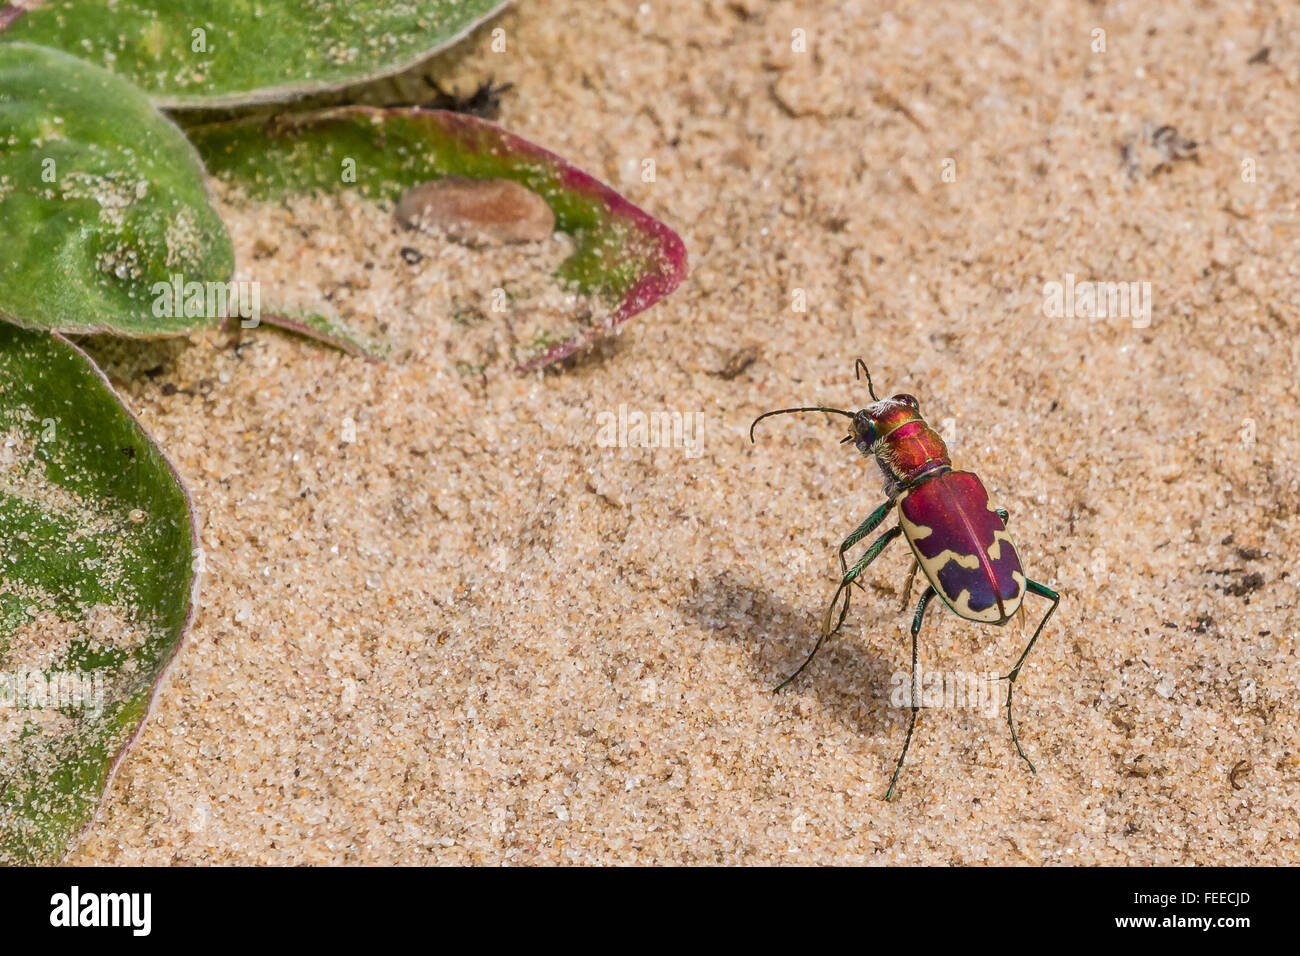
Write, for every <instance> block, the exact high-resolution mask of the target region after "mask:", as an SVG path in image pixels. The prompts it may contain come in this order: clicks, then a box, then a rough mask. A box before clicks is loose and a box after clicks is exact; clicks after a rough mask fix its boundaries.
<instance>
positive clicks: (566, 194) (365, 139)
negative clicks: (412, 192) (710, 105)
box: [189, 106, 686, 366]
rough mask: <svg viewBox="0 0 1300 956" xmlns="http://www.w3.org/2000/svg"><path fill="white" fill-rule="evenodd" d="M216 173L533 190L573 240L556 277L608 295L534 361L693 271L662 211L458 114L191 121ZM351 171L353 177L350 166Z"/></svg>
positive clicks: (381, 186)
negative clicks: (589, 323) (448, 179)
mask: <svg viewBox="0 0 1300 956" xmlns="http://www.w3.org/2000/svg"><path fill="white" fill-rule="evenodd" d="M189 133H190V136H191V139H192V140H193V141H194V144H195V146H197V147H198V150H199V152H200V153H201V154H202V156H203V158H204V161H205V162H206V163H207V165H208V168H209V170H211V172H212V173H213V174H214V175H216V176H221V177H224V178H227V179H231V180H235V181H237V182H239V183H241V184H242V185H243V186H244V187H245V189H246V190H247V191H248V193H249V194H250V195H251V196H252V197H253V198H255V199H276V198H280V197H283V196H285V195H287V194H292V193H296V192H323V193H337V192H341V191H343V190H348V189H355V190H358V191H359V192H360V194H361V195H363V196H365V197H366V198H368V199H372V200H382V201H390V202H395V201H396V200H397V199H398V198H399V197H400V196H401V195H402V193H403V192H405V191H406V190H407V189H409V188H410V187H412V186H415V185H418V184H419V183H423V182H427V181H428V180H432V179H439V178H441V177H444V176H462V177H467V178H471V179H492V178H499V179H512V180H514V181H516V182H518V183H521V184H522V185H524V186H527V187H528V188H529V189H531V190H532V191H533V192H535V193H538V194H539V195H540V196H541V197H542V198H543V199H545V200H546V202H547V203H548V204H549V205H550V207H551V209H552V211H553V212H554V213H555V224H556V228H557V229H559V230H561V231H563V232H567V233H570V234H572V235H573V237H574V238H575V240H576V243H577V248H576V250H575V251H574V253H573V255H572V256H570V257H569V258H568V259H567V260H565V262H564V263H563V264H562V265H561V266H560V269H559V274H558V278H559V279H560V280H562V281H563V282H565V283H566V284H568V285H570V286H572V287H573V288H575V289H577V290H578V291H579V292H582V293H584V294H588V295H592V296H595V297H597V298H598V299H600V300H601V301H602V302H604V303H606V304H607V305H608V306H609V307H610V309H611V311H612V315H611V318H610V319H609V320H608V321H607V322H605V323H604V324H602V325H601V326H600V327H597V328H592V329H590V330H588V331H587V332H586V333H584V334H582V335H578V336H573V337H570V338H568V339H566V340H564V341H561V342H557V343H555V344H550V343H546V344H545V347H543V348H542V349H540V350H539V352H538V355H537V357H536V359H535V360H533V361H530V362H529V363H528V365H529V366H540V365H545V364H548V363H550V362H554V361H556V360H558V359H560V358H563V357H564V356H566V355H569V354H571V353H573V352H574V351H576V350H577V349H578V348H580V347H582V346H583V345H585V344H587V343H589V342H591V341H593V340H595V339H596V338H598V337H599V336H600V335H602V334H604V333H605V332H607V331H609V329H611V328H613V327H614V326H616V325H618V324H619V323H621V322H623V321H625V320H626V319H628V318H630V317H631V316H633V315H635V314H636V313H638V312H640V311H642V310H643V309H646V308H648V307H649V306H650V305H652V304H653V303H654V302H656V301H657V300H658V299H660V298H661V297H663V296H665V295H667V294H668V293H669V292H671V291H672V290H673V289H674V288H676V287H677V285H678V284H679V283H680V282H681V280H682V277H683V276H684V275H685V272H686V250H685V247H684V246H683V244H682V241H681V239H680V238H679V237H678V236H677V234H676V233H675V232H673V231H672V230H671V229H669V228H668V227H667V226H666V225H664V224H663V223H662V222H660V221H659V220H657V219H655V218H654V217H652V216H650V215H649V214H648V213H646V212H644V211H643V210H641V209H639V208H637V207H636V206H634V205H632V204H631V203H630V202H628V201H627V200H626V199H624V198H623V197H622V196H620V195H619V194H618V193H616V192H615V191H614V190H612V189H610V188H609V187H608V186H606V185H604V184H603V183H600V182H598V181H596V180H595V179H593V178H592V177H591V176H588V175H587V174H586V173H584V172H582V171H581V170H579V169H577V168H576V167H574V166H572V165H570V164H569V163H567V162H566V161H565V160H563V159H561V158H560V157H559V156H556V155H555V154H553V153H550V152H547V151H546V150H544V149H542V148H541V147H539V146H535V145H533V144H532V143H529V142H527V141H526V140H523V139H521V138H519V137H518V136H514V135H512V134H510V133H508V132H506V131H505V130H503V129H501V128H500V127H498V126H496V125H494V124H492V123H489V122H486V121H484V120H480V119H475V118H474V117H471V116H466V115H464V114H460V113H450V112H444V111H435V110H421V109H388V110H385V109H375V108H371V107H362V106H355V107H342V108H339V109H332V110H322V111H319V112H315V113H308V114H297V115H291V116H285V117H281V118H279V119H277V120H274V121H272V122H269V123H268V122H260V121H257V120H236V121H231V122H220V123H209V124H206V125H200V126H195V127H191V128H190V130H189ZM345 171H346V175H345Z"/></svg>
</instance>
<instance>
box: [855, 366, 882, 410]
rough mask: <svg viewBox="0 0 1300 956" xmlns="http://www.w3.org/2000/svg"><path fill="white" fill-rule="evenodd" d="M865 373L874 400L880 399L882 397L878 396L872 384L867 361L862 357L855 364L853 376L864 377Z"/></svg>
mask: <svg viewBox="0 0 1300 956" xmlns="http://www.w3.org/2000/svg"><path fill="white" fill-rule="evenodd" d="M863 375H866V376H867V391H868V392H870V393H871V400H872V401H873V402H878V401H880V399H878V398H876V390H875V388H874V387H873V386H872V384H871V372H869V371H867V363H866V362H864V361H862V359H858V361H857V364H856V365H854V366H853V377H854V378H862V376H863Z"/></svg>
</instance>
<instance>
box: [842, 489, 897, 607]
mask: <svg viewBox="0 0 1300 956" xmlns="http://www.w3.org/2000/svg"><path fill="white" fill-rule="evenodd" d="M893 506H894V503H893V502H892V501H886V502H885V503H884V504H883V505H881V506H880V507H879V508H877V509H876V510H875V511H873V512H871V514H869V515H867V520H866V521H864V522H862V524H860V525H858V526H857V528H855V529H854V531H853V533H852V534H851V535H849V536H848V537H847V538H845V539H844V541H843V543H841V544H840V574H848V573H849V562H848V559H847V558H845V557H844V555H845V553H846V552H847V551H848V550H849V548H851V547H853V546H854V545H855V544H857V543H858V542H859V541H861V540H862V539H863V538H865V537H866V536H867V535H869V534H871V532H873V531H875V530H876V529H877V528H878V527H880V523H881V522H882V521H884V520H885V517H886V516H887V515H888V514H889V509H890V508H892V507H893ZM858 587H860V588H862V589H863V590H864V591H865V590H866V588H864V587H862V582H861V581H859V582H858Z"/></svg>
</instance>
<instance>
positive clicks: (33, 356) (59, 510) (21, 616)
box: [0, 325, 197, 863]
mask: <svg viewBox="0 0 1300 956" xmlns="http://www.w3.org/2000/svg"><path fill="white" fill-rule="evenodd" d="M196 541H197V538H196V534H195V530H194V521H193V515H192V513H191V511H190V506H189V499H188V496H187V495H186V493H185V489H184V488H183V487H182V485H181V482H180V479H179V478H178V477H177V475H176V473H175V471H174V470H173V469H172V467H171V465H170V464H169V463H168V461H167V459H166V458H165V457H164V456H163V454H162V452H161V451H159V450H158V448H157V447H156V446H155V445H154V444H153V442H152V441H151V440H150V439H149V436H148V435H146V434H145V432H144V430H143V429H142V428H141V427H140V425H139V423H138V422H137V421H136V420H135V419H134V418H133V417H132V416H131V414H130V413H129V412H128V411H127V410H126V409H125V408H124V407H123V405H122V403H121V402H120V401H119V399H118V398H117V396H116V395H115V394H114V393H113V390H112V388H110V387H109V384H108V381H107V380H106V379H105V378H104V376H103V375H102V374H101V373H100V372H99V370H98V369H97V368H95V366H94V365H93V364H92V363H91V361H90V359H89V358H87V357H86V355H85V354H84V353H83V352H82V351H81V350H80V349H78V348H76V347H75V346H73V345H72V344H70V343H69V342H67V341H66V340H65V339H63V338H61V337H59V336H57V335H50V334H48V333H41V332H29V331H25V330H23V329H18V328H15V327H13V326H8V325H0V863H31V862H49V861H54V860H57V859H58V858H59V857H60V856H62V854H63V852H64V850H65V848H66V846H67V843H68V841H69V840H70V839H71V838H72V837H74V836H75V835H76V834H77V833H78V832H79V831H80V830H81V829H82V828H83V827H85V825H86V824H87V823H89V821H90V819H91V817H92V815H93V813H94V811H95V808H96V806H97V805H98V803H99V800H100V797H101V795H102V794H103V792H104V790H105V788H106V786H107V784H108V781H109V779H110V777H111V774H112V770H113V768H114V767H115V765H116V763H117V761H118V760H119V759H120V758H121V756H122V753H123V752H124V750H125V748H126V746H127V745H128V744H129V743H130V741H131V739H132V737H133V736H134V734H135V733H136V731H137V730H138V729H139V727H140V723H141V721H142V720H143V719H144V717H145V715H146V713H147V712H148V709H149V705H150V702H151V700H152V698H153V694H154V690H155V688H156V686H157V684H158V681H159V678H160V677H161V676H162V673H163V671H164V669H165V668H166V666H167V663H168V662H169V661H170V660H171V658H172V656H173V655H174V654H175V652H176V649H177V647H178V645H179V644H180V640H181V637H182V635H183V633H184V631H185V629H186V626H187V624H188V623H189V619H190V615H191V608H192V607H193V601H192V592H193V588H194V585H195V583H196V580H197V577H196V574H195V572H194V570H193V565H194V563H195V562H194V561H193V558H192V556H193V555H194V554H195V553H196V551H195V548H196ZM41 704H44V706H38V705H41ZM56 704H60V705H62V706H53V705H56Z"/></svg>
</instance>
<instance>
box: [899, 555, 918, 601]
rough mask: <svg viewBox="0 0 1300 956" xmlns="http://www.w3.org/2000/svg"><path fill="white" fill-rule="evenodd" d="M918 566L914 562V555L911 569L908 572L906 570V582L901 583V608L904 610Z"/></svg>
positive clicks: (910, 595)
mask: <svg viewBox="0 0 1300 956" xmlns="http://www.w3.org/2000/svg"><path fill="white" fill-rule="evenodd" d="M920 567H921V566H920V565H919V564H917V563H916V558H915V557H914V558H912V570H911V571H909V572H907V583H906V584H904V585H903V607H902V609H903V610H904V611H906V610H907V602H908V601H909V600H911V597H912V582H913V581H914V580H915V579H916V572H917V570H918V569H919V568H920Z"/></svg>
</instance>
